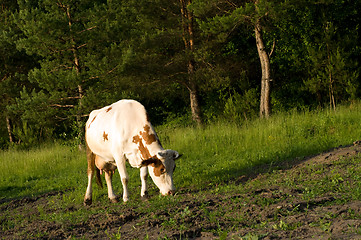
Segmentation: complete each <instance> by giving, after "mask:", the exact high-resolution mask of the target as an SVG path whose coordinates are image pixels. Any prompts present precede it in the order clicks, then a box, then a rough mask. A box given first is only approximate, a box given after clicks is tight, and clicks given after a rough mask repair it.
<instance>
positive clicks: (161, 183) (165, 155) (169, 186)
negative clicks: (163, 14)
mask: <svg viewBox="0 0 361 240" xmlns="http://www.w3.org/2000/svg"><path fill="white" fill-rule="evenodd" d="M179 157H180V155H179V153H178V152H176V151H174V150H163V151H160V152H158V153H157V155H156V156H154V157H152V158H150V159H147V160H144V161H143V162H142V165H143V166H148V168H149V174H150V176H151V178H152V179H153V182H154V183H155V185H157V187H158V188H159V190H160V193H161V194H162V195H172V194H173V193H174V191H175V187H174V184H173V172H174V169H175V160H176V159H177V158H179Z"/></svg>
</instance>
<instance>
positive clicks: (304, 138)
mask: <svg viewBox="0 0 361 240" xmlns="http://www.w3.org/2000/svg"><path fill="white" fill-rule="evenodd" d="M360 108H361V105H353V106H351V107H343V108H340V109H339V110H338V111H337V112H336V113H333V112H328V111H322V112H319V113H315V112H306V113H302V114H298V113H293V114H280V115H276V116H274V117H272V118H271V119H269V120H267V121H266V120H256V121H254V122H250V123H248V124H247V125H244V126H241V127H240V126H237V125H235V124H231V123H224V122H223V123H217V124H212V125H209V126H206V127H205V128H202V129H198V128H175V129H169V128H166V129H165V128H161V127H160V128H158V129H157V132H158V134H159V136H160V138H161V141H162V143H163V145H164V146H165V147H167V148H172V149H175V150H178V151H179V152H181V153H183V154H184V155H183V157H182V158H181V159H180V160H178V163H177V169H176V172H175V174H174V178H175V179H174V181H175V184H176V187H177V188H179V189H181V191H180V195H179V197H180V199H179V200H176V199H175V200H168V199H163V198H158V197H155V196H154V195H156V194H157V190H156V189H155V187H154V186H153V188H152V189H151V194H152V195H153V198H152V199H151V200H150V201H149V203H150V206H149V204H143V203H139V201H138V199H139V192H140V188H139V185H140V180H139V177H138V176H139V171H138V170H137V169H129V173H130V174H129V175H130V177H131V180H130V191H131V194H132V195H131V201H133V202H131V203H130V204H129V205H128V207H130V208H132V207H134V206H135V205H137V211H139V212H140V213H141V212H142V211H143V212H149V211H151V210H152V209H157V208H159V207H162V206H164V205H166V206H168V207H172V206H176V205H177V204H178V201H182V198H183V197H182V193H184V194H185V193H186V192H188V189H193V190H195V191H196V192H197V195H196V196H195V197H196V198H197V196H198V197H199V198H202V194H206V195H207V194H216V193H217V192H222V191H224V192H227V191H234V190H235V189H238V187H236V186H235V185H232V184H229V181H231V180H233V179H235V178H239V177H240V176H242V175H245V174H248V173H249V172H250V171H253V170H254V169H255V166H257V165H263V164H265V163H267V164H273V165H276V163H277V162H279V161H285V160H291V159H294V158H296V157H303V156H308V155H311V154H315V153H317V152H321V151H324V150H327V149H330V148H332V147H336V146H339V145H347V144H351V143H352V142H353V141H355V140H358V139H360V138H361V130H360V123H359V119H361V111H360V110H361V109H360ZM0 169H2V174H1V175H0V199H3V200H4V199H5V200H6V199H11V198H21V197H24V196H37V195H39V194H42V193H46V192H51V191H54V190H61V191H66V193H65V194H63V195H62V197H61V201H57V202H52V203H51V205H52V207H54V208H55V209H58V210H59V209H64V213H61V212H57V214H56V215H53V216H52V215H47V216H45V215H44V214H43V215H42V214H41V212H42V210H41V209H40V210H39V213H40V218H42V219H43V220H44V219H45V220H46V221H55V222H59V223H65V222H74V223H77V222H81V221H84V220H85V219H88V218H89V217H90V216H91V215H92V214H94V213H95V212H96V211H99V209H96V208H94V211H93V210H89V209H88V210H84V209H82V208H81V207H80V205H81V202H82V198H83V194H84V192H85V188H86V161H85V154H84V153H79V152H78V151H76V150H72V149H71V148H69V147H66V146H59V145H55V146H47V147H44V148H42V149H38V150H31V151H5V152H1V153H0ZM114 182H115V189H117V190H118V192H119V191H120V190H121V187H120V181H119V180H117V178H115V181H114ZM225 183H227V184H225ZM262 184H264V183H262ZM202 189H204V191H200V192H199V190H202ZM227 189H228V190H227ZM94 190H95V191H94V202H98V204H101V203H100V202H101V201H105V200H106V198H107V196H106V190H105V189H103V190H101V189H98V188H97V187H95V188H94ZM58 200H59V199H58ZM51 201H53V200H52V198H51V197H50V198H49V203H50V202H51ZM6 204H7V202H5V203H2V206H4V205H6ZM104 204H105V203H104ZM133 204H134V205H133ZM72 206H76V207H75V208H76V209H77V211H75V212H67V211H66V209H69V208H71V207H72ZM108 207H109V206H108ZM183 210H184V211H185V213H184V214H186V212H187V209H183ZM10 211H11V210H10ZM11 214H13V215H14V214H15V215H16V213H11ZM18 214H19V213H18ZM209 214H211V213H209ZM219 214H224V212H222V213H219ZM210 217H213V218H216V216H210ZM21 221H24V220H22V219H21V217H19V219H18V220H11V222H10V220H9V221H8V222H6V221H2V229H3V230H6V229H9V228H10V229H11V228H12V227H14V226H15V225H17V224H21ZM169 224H170V225H169V226H168V227H172V223H169Z"/></svg>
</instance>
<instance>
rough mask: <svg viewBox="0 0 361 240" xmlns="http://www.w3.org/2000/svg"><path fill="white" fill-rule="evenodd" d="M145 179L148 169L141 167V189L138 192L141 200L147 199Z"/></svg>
mask: <svg viewBox="0 0 361 240" xmlns="http://www.w3.org/2000/svg"><path fill="white" fill-rule="evenodd" d="M147 177H148V167H147V166H144V167H141V168H140V181H141V183H142V188H141V191H140V196H141V198H142V199H143V200H144V199H147V198H148V192H147V191H148V186H147Z"/></svg>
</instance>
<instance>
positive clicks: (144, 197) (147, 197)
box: [140, 192, 149, 201]
mask: <svg viewBox="0 0 361 240" xmlns="http://www.w3.org/2000/svg"><path fill="white" fill-rule="evenodd" d="M140 199H142V201H146V200H148V199H149V195H148V192H145V193H144V195H143V196H140Z"/></svg>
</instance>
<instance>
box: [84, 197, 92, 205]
mask: <svg viewBox="0 0 361 240" xmlns="http://www.w3.org/2000/svg"><path fill="white" fill-rule="evenodd" d="M91 204H92V200H91V199H88V198H86V199H84V206H90V205H91Z"/></svg>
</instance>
